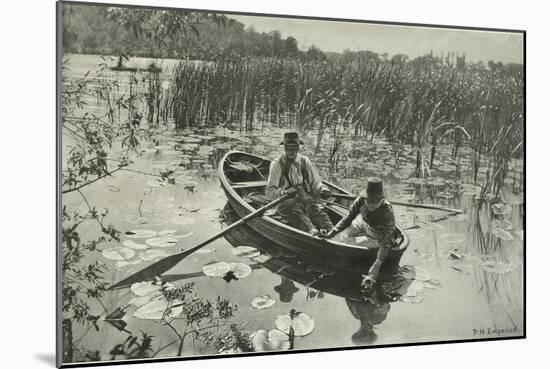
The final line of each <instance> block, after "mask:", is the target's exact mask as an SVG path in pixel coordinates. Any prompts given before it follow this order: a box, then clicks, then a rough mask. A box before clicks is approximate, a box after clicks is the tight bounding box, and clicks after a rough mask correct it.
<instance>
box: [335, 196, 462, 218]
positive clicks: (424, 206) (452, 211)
mask: <svg viewBox="0 0 550 369" xmlns="http://www.w3.org/2000/svg"><path fill="white" fill-rule="evenodd" d="M331 196H332V197H335V198H340V199H351V200H353V199H355V198H357V196H356V195H348V194H345V193H332V195H331ZM388 201H389V202H390V203H392V204H393V205H397V206H407V207H409V208H420V209H431V210H441V211H448V212H450V213H455V214H462V210H459V209H452V208H445V207H442V206H437V205H425V204H411V203H408V202H400V201H393V200H388Z"/></svg>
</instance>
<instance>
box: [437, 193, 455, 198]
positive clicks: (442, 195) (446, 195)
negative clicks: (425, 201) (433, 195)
mask: <svg viewBox="0 0 550 369" xmlns="http://www.w3.org/2000/svg"><path fill="white" fill-rule="evenodd" d="M437 197H439V198H440V199H452V198H454V197H455V195H454V193H451V192H448V191H445V192H440V193H438V194H437Z"/></svg>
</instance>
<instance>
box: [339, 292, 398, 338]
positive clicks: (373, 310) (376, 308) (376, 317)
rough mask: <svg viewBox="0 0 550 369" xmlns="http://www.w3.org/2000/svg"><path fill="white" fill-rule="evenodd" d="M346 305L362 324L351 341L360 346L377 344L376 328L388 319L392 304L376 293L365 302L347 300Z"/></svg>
mask: <svg viewBox="0 0 550 369" xmlns="http://www.w3.org/2000/svg"><path fill="white" fill-rule="evenodd" d="M346 304H347V305H348V308H349V310H350V312H351V314H352V315H353V317H354V318H355V319H357V320H359V322H360V323H361V325H360V327H359V329H358V330H357V332H355V333H354V334H353V335H352V336H351V341H352V342H353V343H354V344H355V345H358V346H360V345H372V344H373V343H375V342H376V340H377V339H378V335H377V334H376V332H375V331H374V329H375V326H376V325H380V324H382V323H383V322H384V321H385V320H386V318H387V317H388V313H389V311H390V303H389V302H388V301H386V300H384V299H381V298H379V297H378V293H377V292H374V293H372V294H371V295H370V296H368V297H366V298H365V300H364V301H354V300H350V299H346Z"/></svg>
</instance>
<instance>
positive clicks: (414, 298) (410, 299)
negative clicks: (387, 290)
mask: <svg viewBox="0 0 550 369" xmlns="http://www.w3.org/2000/svg"><path fill="white" fill-rule="evenodd" d="M423 300H424V297H423V296H422V295H416V296H412V297H410V296H401V297H399V301H401V302H406V303H408V304H418V303H420V302H422V301H423Z"/></svg>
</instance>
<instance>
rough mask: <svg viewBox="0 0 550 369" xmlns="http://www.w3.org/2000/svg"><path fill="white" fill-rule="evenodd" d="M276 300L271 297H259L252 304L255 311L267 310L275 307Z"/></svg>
mask: <svg viewBox="0 0 550 369" xmlns="http://www.w3.org/2000/svg"><path fill="white" fill-rule="evenodd" d="M275 302H276V300H275V299H274V298H273V297H271V296H269V295H262V296H257V297H254V298H253V299H252V302H251V303H250V304H251V305H252V307H254V308H255V309H267V308H269V307H271V306H273V305H275Z"/></svg>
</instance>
